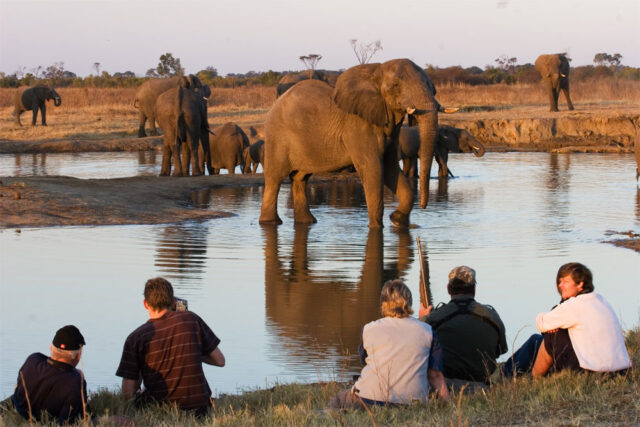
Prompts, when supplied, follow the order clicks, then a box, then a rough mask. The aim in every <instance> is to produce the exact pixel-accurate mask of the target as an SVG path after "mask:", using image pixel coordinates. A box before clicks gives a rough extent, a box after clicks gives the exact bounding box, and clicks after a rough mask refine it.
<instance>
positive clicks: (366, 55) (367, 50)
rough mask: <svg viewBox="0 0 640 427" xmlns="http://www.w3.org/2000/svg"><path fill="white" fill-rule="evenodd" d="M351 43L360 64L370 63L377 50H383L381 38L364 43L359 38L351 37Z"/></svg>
mask: <svg viewBox="0 0 640 427" xmlns="http://www.w3.org/2000/svg"><path fill="white" fill-rule="evenodd" d="M349 43H351V48H352V49H353V53H355V54H356V58H357V59H358V62H359V63H360V64H367V63H369V61H371V58H372V57H373V55H375V53H376V52H377V51H379V50H382V43H381V42H380V40H376V41H374V42H371V43H369V44H363V43H362V42H360V43H358V39H351V40H350V41H349Z"/></svg>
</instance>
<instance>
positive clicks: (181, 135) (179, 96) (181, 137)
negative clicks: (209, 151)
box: [174, 87, 187, 144]
mask: <svg viewBox="0 0 640 427" xmlns="http://www.w3.org/2000/svg"><path fill="white" fill-rule="evenodd" d="M183 98H184V89H183V88H181V87H178V91H177V93H176V102H175V104H174V105H175V107H176V110H175V111H174V114H175V118H176V138H178V140H177V141H176V142H177V143H178V144H180V143H181V142H183V141H185V140H186V139H187V130H186V123H185V121H184V112H183V111H182V100H183Z"/></svg>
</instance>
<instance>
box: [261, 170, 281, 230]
mask: <svg viewBox="0 0 640 427" xmlns="http://www.w3.org/2000/svg"><path fill="white" fill-rule="evenodd" d="M282 179H283V178H282V177H280V176H271V175H267V174H265V176H264V194H263V195H262V207H261V208H260V224H275V225H277V224H282V220H281V219H280V217H279V216H278V193H279V192H280V184H281V183H282Z"/></svg>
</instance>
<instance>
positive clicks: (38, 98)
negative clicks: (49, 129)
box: [14, 86, 62, 126]
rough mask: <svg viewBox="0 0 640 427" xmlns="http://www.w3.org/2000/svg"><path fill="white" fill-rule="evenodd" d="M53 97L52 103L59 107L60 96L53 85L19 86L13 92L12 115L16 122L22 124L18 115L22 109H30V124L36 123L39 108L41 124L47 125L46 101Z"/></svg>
mask: <svg viewBox="0 0 640 427" xmlns="http://www.w3.org/2000/svg"><path fill="white" fill-rule="evenodd" d="M51 99H53V105H55V106H56V107H59V106H60V104H61V103H62V98H60V95H58V92H56V90H55V89H54V88H53V87H46V86H35V87H26V86H25V87H21V88H18V90H17V91H16V93H15V98H14V107H15V109H14V115H15V118H16V124H17V125H18V126H22V123H20V115H21V114H22V113H23V112H24V111H28V110H31V111H32V112H33V117H32V119H31V125H32V126H35V125H36V119H37V118H38V110H40V120H41V121H42V126H46V125H47V105H46V101H49V100H51Z"/></svg>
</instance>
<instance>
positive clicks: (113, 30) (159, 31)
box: [0, 0, 640, 76]
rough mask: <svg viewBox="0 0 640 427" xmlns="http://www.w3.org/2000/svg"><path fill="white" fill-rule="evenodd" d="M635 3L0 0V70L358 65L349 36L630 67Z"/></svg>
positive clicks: (418, 48)
mask: <svg viewBox="0 0 640 427" xmlns="http://www.w3.org/2000/svg"><path fill="white" fill-rule="evenodd" d="M639 23H640V0H388V1H382V0H321V1H313V2H312V1H309V0H234V1H232V0H207V1H196V0H182V1H179V0H173V1H164V0H110V1H105V0H46V1H38V0H0V72H5V73H6V74H12V73H14V72H16V71H17V70H19V69H22V70H25V71H27V72H29V71H31V70H33V69H34V68H36V67H37V66H43V67H45V68H46V67H47V66H49V65H52V64H54V63H57V62H63V63H64V69H65V70H69V71H72V72H74V73H76V74H77V75H79V76H87V75H89V74H95V72H96V71H95V68H94V65H93V64H94V63H96V62H99V63H100V70H101V71H108V72H109V73H111V74H112V73H114V72H124V71H133V72H135V73H136V74H137V75H144V74H145V72H146V71H147V70H148V69H149V68H154V67H156V66H157V64H158V61H159V57H160V55H162V54H164V53H167V52H170V53H172V54H173V56H174V57H176V58H180V61H181V64H182V66H183V67H184V68H185V71H186V72H187V73H196V72H198V71H200V70H202V69H204V68H206V67H208V66H212V67H215V68H216V69H217V70H218V73H219V74H221V75H226V74H228V73H246V72H248V71H257V72H260V71H268V70H270V69H271V70H275V71H284V70H302V69H304V68H305V66H304V64H303V63H302V62H301V61H300V60H299V57H300V56H302V55H308V54H319V55H322V59H321V60H320V62H319V63H318V66H317V68H319V69H332V70H338V69H346V68H349V67H351V66H353V65H356V64H357V60H356V57H355V55H354V53H353V50H352V48H351V44H350V40H352V39H357V40H358V41H359V42H363V43H365V44H366V43H370V42H374V41H376V40H380V42H381V43H382V47H383V50H382V51H379V52H378V53H376V55H375V56H374V57H373V61H372V62H383V61H387V60H390V59H394V58H409V59H411V60H413V61H414V62H415V63H416V64H418V65H420V66H423V67H424V66H426V65H427V64H431V65H434V66H438V67H448V66H453V65H460V66H463V67H470V66H479V67H481V68H484V67H485V66H487V65H496V64H495V62H494V60H495V59H496V58H498V57H499V56H502V55H507V56H508V57H510V58H511V57H516V58H517V60H518V64H525V63H533V62H534V61H535V59H536V57H537V56H538V55H540V54H542V53H557V52H567V53H568V54H569V56H570V57H571V58H572V59H573V61H572V66H579V65H592V64H593V57H594V55H595V54H596V53H599V52H606V53H609V54H614V53H620V54H621V55H622V57H623V58H622V63H623V64H624V65H629V66H633V67H640V24H639Z"/></svg>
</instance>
